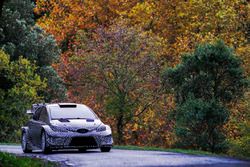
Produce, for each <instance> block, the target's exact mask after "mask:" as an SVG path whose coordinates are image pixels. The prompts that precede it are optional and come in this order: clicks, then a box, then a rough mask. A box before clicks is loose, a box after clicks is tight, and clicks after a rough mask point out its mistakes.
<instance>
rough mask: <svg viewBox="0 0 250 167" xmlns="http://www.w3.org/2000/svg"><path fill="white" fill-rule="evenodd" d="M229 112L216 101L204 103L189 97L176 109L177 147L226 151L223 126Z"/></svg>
mask: <svg viewBox="0 0 250 167" xmlns="http://www.w3.org/2000/svg"><path fill="white" fill-rule="evenodd" d="M228 117H229V112H228V110H227V109H225V108H224V107H223V106H221V105H220V104H218V103H217V102H216V101H215V100H214V99H212V100H210V101H206V102H205V101H203V100H201V99H195V98H193V97H189V98H188V99H187V100H186V101H185V102H184V103H183V104H182V105H179V106H178V107H177V109H176V128H175V133H176V135H177V138H178V141H177V143H176V144H177V146H181V147H186V148H195V149H202V150H206V151H212V152H220V151H223V150H224V151H225V147H226V145H225V141H224V140H225V135H224V134H223V133H222V132H223V131H222V130H221V126H223V125H224V124H225V123H226V122H227V120H228Z"/></svg>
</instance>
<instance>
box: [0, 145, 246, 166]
mask: <svg viewBox="0 0 250 167" xmlns="http://www.w3.org/2000/svg"><path fill="white" fill-rule="evenodd" d="M0 151H3V152H10V153H15V154H20V155H21V156H31V157H38V158H43V159H47V160H49V161H58V162H61V164H62V166H77V167H78V166H84V167H88V166H91V167H98V166H101V167H112V166H114V167H122V166H133V167H134V166H145V167H149V166H151V167H156V166H160V167H163V166H178V167H180V166H182V167H184V166H185V167H198V166H199V167H214V166H215V167H250V162H249V161H241V160H237V159H231V158H221V157H212V156H197V155H186V154H179V153H172V152H161V151H135V150H119V149H112V150H111V152H109V153H102V152H100V151H99V150H98V149H95V150H87V151H86V152H84V153H79V152H78V151H77V150H70V151H55V152H53V153H51V154H49V155H45V154H42V153H41V152H40V151H39V150H38V151H36V152H34V153H30V154H23V152H22V150H21V147H20V146H17V145H16V146H12V145H0Z"/></svg>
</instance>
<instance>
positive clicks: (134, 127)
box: [0, 0, 250, 154]
mask: <svg viewBox="0 0 250 167" xmlns="http://www.w3.org/2000/svg"><path fill="white" fill-rule="evenodd" d="M34 12H35V16H36V18H37V19H36V26H40V27H41V28H42V30H44V33H45V32H46V33H48V34H51V35H52V36H53V38H55V40H56V43H57V45H58V46H59V47H60V49H61V51H62V53H61V55H60V61H58V62H56V61H52V62H53V64H52V65H51V66H52V67H53V68H52V67H51V66H50V68H48V69H47V68H46V69H45V72H44V73H46V72H50V73H52V72H53V73H58V74H59V76H60V77H61V78H62V80H60V83H61V82H63V84H64V85H65V86H66V88H67V96H68V101H72V102H78V103H86V104H87V105H89V106H90V107H92V108H93V109H94V110H95V111H96V112H97V113H98V114H99V116H100V117H102V119H103V120H105V122H106V123H109V124H111V126H112V129H114V136H115V142H116V143H119V144H135V145H142V146H144V145H150V146H160V147H173V146H174V143H176V141H177V140H178V135H176V133H175V131H174V129H175V128H176V125H178V124H179V125H180V124H181V123H180V122H178V121H177V122H176V120H175V119H174V116H173V111H175V110H176V109H178V105H179V99H177V98H176V96H175V95H174V93H173V88H174V89H177V88H176V87H175V86H178V85H177V84H175V85H172V86H170V85H168V86H167V87H164V84H163V83H162V82H164V81H163V80H164V79H162V78H161V77H162V75H163V74H162V72H163V70H164V69H166V68H180V66H182V64H181V62H182V59H183V55H185V53H193V52H194V51H195V48H196V46H197V45H200V44H207V45H206V46H210V45H212V44H214V43H215V42H216V41H218V40H222V41H224V43H225V45H226V46H227V47H228V48H232V53H233V56H236V57H237V58H236V59H237V61H239V62H241V63H239V64H240V66H242V67H243V71H242V75H243V76H244V77H246V78H247V77H249V74H250V66H249V64H250V13H249V12H250V4H249V1H247V0H227V1H219V0H210V1H207V0H192V1H186V0H168V1H166V0H158V1H155V0H145V1H141V0H130V1H128V0H95V1H93V0H74V1H72V0H60V1H58V0H49V1H45V0H36V1H35V8H34ZM34 29H35V28H34ZM34 29H32V31H34ZM6 30H8V29H6ZM0 35H1V29H0ZM0 39H1V36H0ZM44 49H45V50H46V48H44ZM207 51H208V52H209V49H208V50H207ZM206 54H207V53H204V55H206ZM24 56H25V55H24ZM189 56H190V55H189ZM217 56H220V54H219V55H217ZM216 58H218V57H216ZM223 60H224V59H223ZM223 60H222V59H220V61H223ZM207 61H208V62H209V61H210V59H209V60H207ZM225 61H227V60H225ZM227 63H228V62H225V63H224V64H223V63H221V65H222V66H223V67H224V66H226V65H225V64H227ZM54 70H55V71H54ZM183 73H185V69H184V71H183ZM225 73H227V71H226V70H225ZM175 75H178V74H175ZM192 75H193V73H192V72H190V76H192ZM176 77H178V76H176ZM179 77H180V76H179ZM221 77H222V78H223V77H224V74H221ZM165 79H166V78H165ZM167 79H168V78H167ZM167 79H166V80H167ZM179 79H180V80H183V81H184V80H185V79H187V78H185V77H184V78H179ZM202 81H204V80H201V79H200V80H199V82H202ZM210 81H211V80H209V79H208V82H206V83H210ZM51 82H53V80H51ZM58 82H59V81H58ZM197 83H198V81H197ZM233 83H237V81H235V82H233ZM49 84H51V83H50V82H49ZM51 85H53V84H51ZM162 85H163V86H162ZM236 85H237V84H236ZM208 87H209V85H208ZM202 88H203V87H202V86H198V87H197V88H195V90H194V91H198V90H200V89H202ZM204 89H206V88H204ZM184 90H185V91H187V92H188V91H191V90H190V89H188V90H187V89H184ZM185 91H184V93H185ZM237 92H238V91H237V90H236V91H235V90H234V92H233V93H235V94H237ZM199 93H200V92H198V93H197V94H199ZM210 93H211V92H210ZM213 93H214V92H212V93H211V94H213ZM238 93H239V92H238ZM240 93H241V96H232V99H233V100H232V99H230V100H228V101H227V103H223V102H221V101H220V99H215V102H211V105H212V106H221V105H220V104H217V102H218V103H223V105H224V107H226V108H227V109H228V112H229V114H228V119H226V120H227V121H225V122H223V124H220V126H223V127H221V128H222V129H223V134H224V135H225V138H226V140H227V141H229V142H231V143H233V145H234V146H235V148H236V149H235V150H237V149H238V148H237V146H238V145H239V144H237V143H240V142H241V141H243V144H242V143H241V145H244V142H245V143H247V141H248V137H249V135H246V134H248V131H247V130H248V128H249V117H248V116H247V112H249V88H248V87H247V86H245V87H244V88H242V90H240ZM186 95H187V94H185V96H183V97H185V98H187V99H188V98H189V97H188V96H186ZM209 95H210V94H209ZM52 101H53V99H52ZM196 104H200V105H203V102H200V101H199V100H194V103H193V106H195V105H196ZM209 105H210V104H209ZM203 106H204V107H203V108H201V110H202V109H204V110H206V109H207V108H209V107H208V105H207V104H204V105H203ZM189 107H190V106H189V105H186V108H189ZM184 108H185V107H184ZM179 110H181V109H179ZM216 111H217V110H216ZM218 111H225V110H223V109H222V110H218ZM239 122H240V123H242V124H239ZM241 127H244V128H241ZM243 129H244V130H243ZM241 139H242V140H241ZM193 148H194V147H193ZM195 148H197V149H199V148H198V147H195ZM231 153H232V154H233V153H234V151H232V150H231Z"/></svg>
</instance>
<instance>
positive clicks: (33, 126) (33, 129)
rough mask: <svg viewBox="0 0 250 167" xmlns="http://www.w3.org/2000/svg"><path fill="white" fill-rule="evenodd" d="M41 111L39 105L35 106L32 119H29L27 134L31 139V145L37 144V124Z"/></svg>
mask: <svg viewBox="0 0 250 167" xmlns="http://www.w3.org/2000/svg"><path fill="white" fill-rule="evenodd" d="M40 113H41V107H39V108H37V109H36V111H35V112H34V114H33V117H32V119H31V120H30V121H29V123H28V126H29V136H30V139H31V142H32V144H33V146H37V145H38V143H37V137H36V136H37V133H38V131H37V127H38V125H39V120H38V119H39V116H40Z"/></svg>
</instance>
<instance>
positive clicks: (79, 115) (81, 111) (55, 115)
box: [49, 105, 97, 119]
mask: <svg viewBox="0 0 250 167" xmlns="http://www.w3.org/2000/svg"><path fill="white" fill-rule="evenodd" d="M49 108H50V115H51V119H97V116H96V115H95V114H94V113H93V112H92V111H91V109H90V108H88V107H87V106H84V105H77V107H65V108H64V107H59V106H50V107H49Z"/></svg>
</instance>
